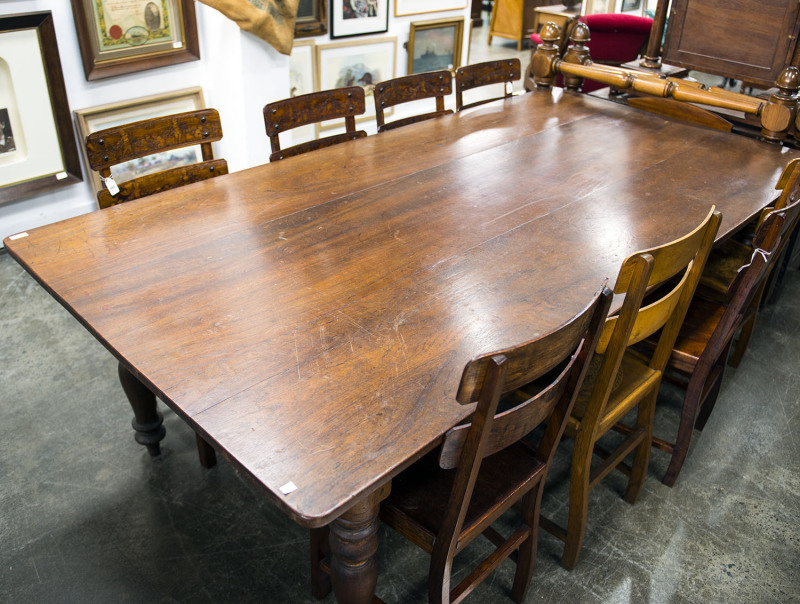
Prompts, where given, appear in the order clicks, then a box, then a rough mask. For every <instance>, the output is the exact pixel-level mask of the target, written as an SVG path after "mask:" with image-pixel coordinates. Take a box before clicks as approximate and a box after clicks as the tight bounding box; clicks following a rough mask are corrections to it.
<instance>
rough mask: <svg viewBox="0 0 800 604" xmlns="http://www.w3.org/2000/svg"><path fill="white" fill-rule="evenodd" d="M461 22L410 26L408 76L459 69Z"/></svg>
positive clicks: (461, 35)
mask: <svg viewBox="0 0 800 604" xmlns="http://www.w3.org/2000/svg"><path fill="white" fill-rule="evenodd" d="M463 43H464V18H463V17H462V18H460V19H434V20H432V21H417V22H412V23H411V29H410V30H409V33H408V46H407V48H408V67H407V69H408V71H407V73H408V74H412V73H422V72H424V71H437V70H439V69H450V70H451V71H454V70H456V69H458V68H459V67H461V52H462V47H463Z"/></svg>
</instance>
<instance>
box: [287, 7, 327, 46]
mask: <svg viewBox="0 0 800 604" xmlns="http://www.w3.org/2000/svg"><path fill="white" fill-rule="evenodd" d="M327 33H328V0H300V3H299V4H298V6H297V21H295V24H294V37H295V38H308V37H309V36H322V35H324V34H327Z"/></svg>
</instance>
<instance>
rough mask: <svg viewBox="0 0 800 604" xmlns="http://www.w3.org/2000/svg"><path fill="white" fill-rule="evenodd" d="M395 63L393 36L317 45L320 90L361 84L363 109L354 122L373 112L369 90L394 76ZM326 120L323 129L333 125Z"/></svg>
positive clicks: (371, 114)
mask: <svg viewBox="0 0 800 604" xmlns="http://www.w3.org/2000/svg"><path fill="white" fill-rule="evenodd" d="M396 62H397V38H393V37H392V38H371V39H369V40H359V41H357V42H338V43H334V44H325V45H321V46H317V69H318V70H319V78H318V83H319V87H320V90H330V89H332V88H344V87H346V86H361V87H362V88H364V94H365V96H366V105H367V111H366V113H365V114H364V115H362V116H359V117H358V118H356V119H357V121H363V120H364V119H368V118H371V117H373V116H374V115H375V102H374V100H373V95H372V91H373V89H374V88H375V84H377V83H378V82H382V81H384V80H390V79H392V78H393V77H394V73H395V65H396ZM336 125H337V124H336V123H335V122H333V123H326V124H323V125H322V128H323V129H326V128H331V127H336Z"/></svg>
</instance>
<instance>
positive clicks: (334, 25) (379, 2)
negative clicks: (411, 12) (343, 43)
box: [331, 0, 389, 38]
mask: <svg viewBox="0 0 800 604" xmlns="http://www.w3.org/2000/svg"><path fill="white" fill-rule="evenodd" d="M388 29H389V0H331V38H346V37H348V36H361V35H364V34H378V33H383V32H385V31H388Z"/></svg>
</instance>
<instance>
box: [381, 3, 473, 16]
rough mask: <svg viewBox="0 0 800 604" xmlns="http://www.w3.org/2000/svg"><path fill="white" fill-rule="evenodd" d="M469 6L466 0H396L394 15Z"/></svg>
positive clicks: (436, 11) (459, 8)
mask: <svg viewBox="0 0 800 604" xmlns="http://www.w3.org/2000/svg"><path fill="white" fill-rule="evenodd" d="M464 8H467V3H466V1H465V0H394V16H395V17H403V16H405V15H421V14H423V13H439V12H442V11H447V10H461V9H464Z"/></svg>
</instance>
